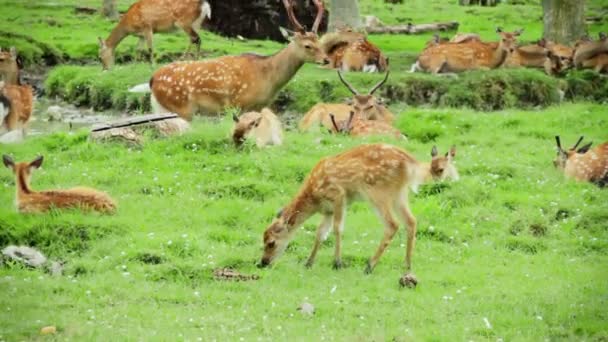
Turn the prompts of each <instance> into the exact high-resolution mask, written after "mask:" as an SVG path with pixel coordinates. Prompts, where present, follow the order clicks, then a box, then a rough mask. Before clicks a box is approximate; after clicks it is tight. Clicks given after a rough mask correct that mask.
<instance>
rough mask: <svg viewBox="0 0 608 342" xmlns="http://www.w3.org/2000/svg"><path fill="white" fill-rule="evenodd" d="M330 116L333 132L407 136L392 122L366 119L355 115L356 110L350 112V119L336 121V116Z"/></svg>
mask: <svg viewBox="0 0 608 342" xmlns="http://www.w3.org/2000/svg"><path fill="white" fill-rule="evenodd" d="M329 117H330V118H331V122H332V125H333V130H332V132H333V133H341V134H346V135H350V136H353V137H365V136H370V135H388V136H391V137H393V138H396V139H403V138H404V137H405V136H404V135H403V134H402V133H401V131H399V130H398V129H396V128H395V127H393V126H391V125H390V124H388V123H386V122H384V121H378V120H364V119H361V118H358V117H356V116H355V112H350V117H349V118H348V120H344V121H341V122H339V123H338V122H336V118H335V116H334V115H333V114H332V113H330V114H329Z"/></svg>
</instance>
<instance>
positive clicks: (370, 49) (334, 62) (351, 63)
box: [320, 29, 388, 72]
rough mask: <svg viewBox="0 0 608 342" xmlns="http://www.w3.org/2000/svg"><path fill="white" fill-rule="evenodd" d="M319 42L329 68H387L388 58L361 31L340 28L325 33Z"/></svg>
mask: <svg viewBox="0 0 608 342" xmlns="http://www.w3.org/2000/svg"><path fill="white" fill-rule="evenodd" d="M320 42H321V47H322V49H323V51H325V53H327V56H328V57H329V60H330V63H329V67H331V68H337V69H340V70H343V71H363V72H384V71H385V70H386V69H387V68H388V59H387V58H386V57H385V56H384V55H383V54H382V51H380V49H379V48H378V47H377V46H375V45H374V44H372V43H370V42H369V41H368V40H367V37H366V36H365V35H364V34H363V33H360V32H355V31H353V30H352V29H342V30H339V31H336V32H332V33H327V34H325V35H324V36H323V37H321V40H320Z"/></svg>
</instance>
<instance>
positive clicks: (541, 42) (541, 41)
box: [536, 38, 547, 47]
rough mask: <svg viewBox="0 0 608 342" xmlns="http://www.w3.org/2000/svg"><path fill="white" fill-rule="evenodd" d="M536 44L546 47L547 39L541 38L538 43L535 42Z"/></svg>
mask: <svg viewBox="0 0 608 342" xmlns="http://www.w3.org/2000/svg"><path fill="white" fill-rule="evenodd" d="M536 44H537V45H538V46H541V47H547V40H546V39H545V38H541V39H539V40H538V43H536Z"/></svg>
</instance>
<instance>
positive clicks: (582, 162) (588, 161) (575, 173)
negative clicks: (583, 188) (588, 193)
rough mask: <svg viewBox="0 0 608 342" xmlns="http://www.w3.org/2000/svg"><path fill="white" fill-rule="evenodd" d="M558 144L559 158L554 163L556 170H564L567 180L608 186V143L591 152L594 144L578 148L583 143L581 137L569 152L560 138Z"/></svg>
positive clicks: (557, 139)
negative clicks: (563, 146) (572, 179)
mask: <svg viewBox="0 0 608 342" xmlns="http://www.w3.org/2000/svg"><path fill="white" fill-rule="evenodd" d="M555 141H556V142H557V158H556V159H555V160H554V161H553V165H555V167H556V168H558V169H560V170H562V171H563V172H564V175H565V176H566V177H567V178H574V179H575V180H577V181H583V182H592V183H594V184H596V185H598V186H599V187H604V186H606V185H608V141H607V142H605V143H603V144H601V145H598V146H596V147H595V148H594V149H593V150H590V148H591V145H592V143H588V144H587V145H584V146H582V147H581V148H579V149H578V150H577V148H578V145H579V144H580V143H581V142H582V141H583V137H580V138H579V139H578V141H577V142H576V144H575V145H574V146H572V148H570V149H569V150H567V151H566V150H564V149H563V148H562V145H561V142H560V139H559V136H555Z"/></svg>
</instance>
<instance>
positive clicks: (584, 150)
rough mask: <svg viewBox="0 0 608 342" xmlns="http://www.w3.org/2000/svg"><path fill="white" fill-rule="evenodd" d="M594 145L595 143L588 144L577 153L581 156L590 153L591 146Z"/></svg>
mask: <svg viewBox="0 0 608 342" xmlns="http://www.w3.org/2000/svg"><path fill="white" fill-rule="evenodd" d="M592 144H593V142H590V143H588V144H587V145H585V146H583V147H581V148H579V149H578V150H577V151H576V153H580V154H584V153H587V151H589V149H590V148H591V145H592Z"/></svg>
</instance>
